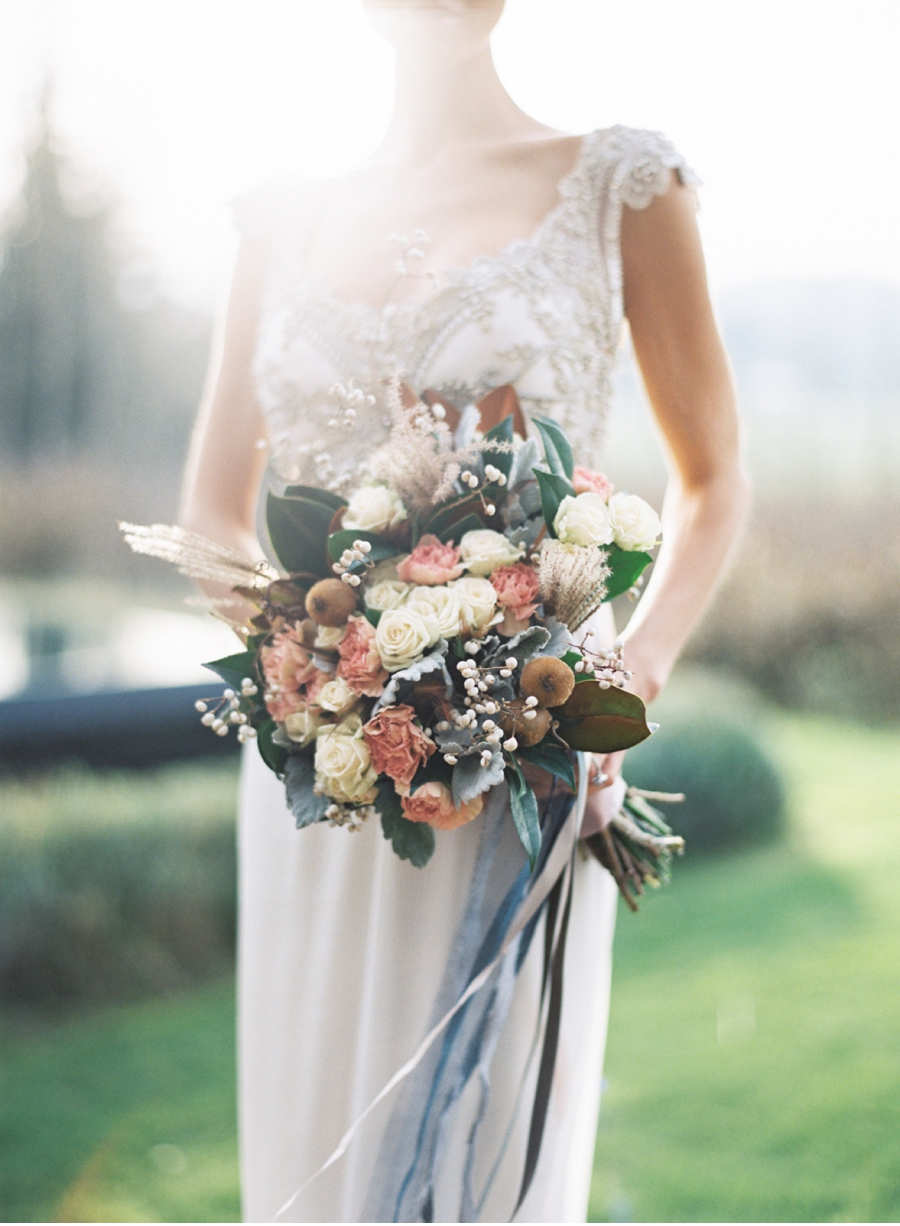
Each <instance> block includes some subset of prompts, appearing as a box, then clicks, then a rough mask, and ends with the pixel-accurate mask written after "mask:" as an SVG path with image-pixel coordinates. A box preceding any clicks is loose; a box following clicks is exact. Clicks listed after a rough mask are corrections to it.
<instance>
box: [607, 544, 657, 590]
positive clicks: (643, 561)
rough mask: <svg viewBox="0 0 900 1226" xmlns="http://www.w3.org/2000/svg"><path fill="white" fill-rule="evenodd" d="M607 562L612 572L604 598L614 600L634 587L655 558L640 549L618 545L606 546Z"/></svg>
mask: <svg viewBox="0 0 900 1226" xmlns="http://www.w3.org/2000/svg"><path fill="white" fill-rule="evenodd" d="M604 553H606V555H607V556H606V564H607V566H608V567H609V569H610V571H611V572H612V573H611V574H610V576H609V578H608V579H607V580H606V595H605V596H604V597H603V599H604V600H614V599H615V598H616V596H621V595H622V593H623V592H627V591H628V589H629V588H630V587H633V586H634V584H635V583H636V582H637V580H638V579H639V578H640V576H641V575H642V574H643V572H644V571H645V570H646V568H647V567H648V566H649V565H650V563H651V562H652V561H653V559H652V558H651V557H650V554H649V553H644V552H643V551H642V550H640V549H620V548H619V546H618V545H607V546H605V547H604Z"/></svg>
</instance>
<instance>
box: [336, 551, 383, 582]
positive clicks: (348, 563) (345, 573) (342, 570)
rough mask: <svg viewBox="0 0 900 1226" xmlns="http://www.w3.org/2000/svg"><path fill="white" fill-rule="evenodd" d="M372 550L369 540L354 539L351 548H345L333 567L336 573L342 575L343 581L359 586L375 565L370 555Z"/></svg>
mask: <svg viewBox="0 0 900 1226" xmlns="http://www.w3.org/2000/svg"><path fill="white" fill-rule="evenodd" d="M371 552H372V546H371V544H370V543H369V542H368V541H354V542H353V544H352V546H351V547H350V548H349V549H345V550H344V552H343V553H342V554H341V556H340V558H339V560H338V561H337V562H335V563H334V565H333V566H332V568H331V569H332V570H333V571H334V573H335V574H336V575H340V577H341V582H342V583H349V584H350V586H351V587H359V585H360V584H361V583H362V577H363V575H364V574H365V573H366V571H367V570H368V569H369V568H370V567H372V566H374V565H375V564H374V562H372V561H371V559H370V558H369V556H368V555H369V554H370V553H371Z"/></svg>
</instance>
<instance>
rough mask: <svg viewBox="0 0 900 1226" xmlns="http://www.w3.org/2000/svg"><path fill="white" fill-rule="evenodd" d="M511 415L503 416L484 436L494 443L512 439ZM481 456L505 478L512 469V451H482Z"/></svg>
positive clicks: (508, 441)
mask: <svg viewBox="0 0 900 1226" xmlns="http://www.w3.org/2000/svg"><path fill="white" fill-rule="evenodd" d="M513 433H514V431H513V416H512V414H511V413H510V414H509V416H507V417H504V418H503V420H502V421H498V422H497V424H496V426H494V427H493V429H491V430H488V432H487V434H486V435H485V436H484V437H485V438H486V439H490V440H491V442H494V443H511V442H512V441H513ZM482 454H483V458H484V460H485V461H486V463H488V464H493V466H494V468H498V469H499V470H500V472H502V473H503V474H504V475H505V476H506V477H507V478H508V477H509V474H510V472H511V471H512V465H513V456H514V452H513V451H512V449H510V450H509V451H484V452H483V453H482Z"/></svg>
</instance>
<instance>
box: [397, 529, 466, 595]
mask: <svg viewBox="0 0 900 1226" xmlns="http://www.w3.org/2000/svg"><path fill="white" fill-rule="evenodd" d="M462 573H463V568H462V566H461V565H460V561H459V550H458V549H457V548H456V546H455V545H444V544H443V543H442V542H441V541H439V540H438V538H437V537H436V536H423V537H422V539H421V540H420V541H419V543H418V545H416V547H415V549H414V550H413V551H412V553H411V554H410V555H409V557H407V558H404V559H403V561H402V562H398V563H397V575H398V576H399V578H401V579H402V580H403V582H404V583H419V584H423V585H425V586H427V587H434V586H436V585H437V584H439V583H449V582H450V580H451V579H458V578H459V577H460V575H461V574H462Z"/></svg>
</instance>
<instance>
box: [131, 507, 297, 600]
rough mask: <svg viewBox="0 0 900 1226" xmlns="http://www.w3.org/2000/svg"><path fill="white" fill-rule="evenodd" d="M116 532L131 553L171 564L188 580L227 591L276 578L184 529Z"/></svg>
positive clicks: (166, 527) (265, 568)
mask: <svg viewBox="0 0 900 1226" xmlns="http://www.w3.org/2000/svg"><path fill="white" fill-rule="evenodd" d="M119 528H120V530H121V531H122V533H123V535H124V537H125V540H126V542H127V544H129V545H130V546H131V548H132V549H133V550H134V552H135V553H144V554H147V555H148V556H149V557H151V558H162V559H163V561H164V562H171V563H173V564H174V565H175V566H177V567H178V569H179V571H180V572H181V574H183V575H189V576H190V578H191V579H205V580H206V581H207V582H210V583H222V584H224V585H225V587H229V588H234V587H253V588H264V587H266V586H268V584H270V583H272V582H273V581H274V580H275V579H277V578H278V577H279V576H278V572H277V571H275V570H273V569H272V567H271V566H269V564H268V563H267V562H253V561H251V560H250V558H248V557H247V556H246V555H245V554H243V553H240V552H239V551H238V550H237V549H229V548H228V546H227V545H219V544H217V543H216V542H215V541H211V540H208V539H207V538H206V537H205V536H199V535H198V534H197V533H196V532H188V530H187V529H186V528H178V527H172V526H170V525H168V524H149V525H145V524H126V523H120V524H119Z"/></svg>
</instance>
